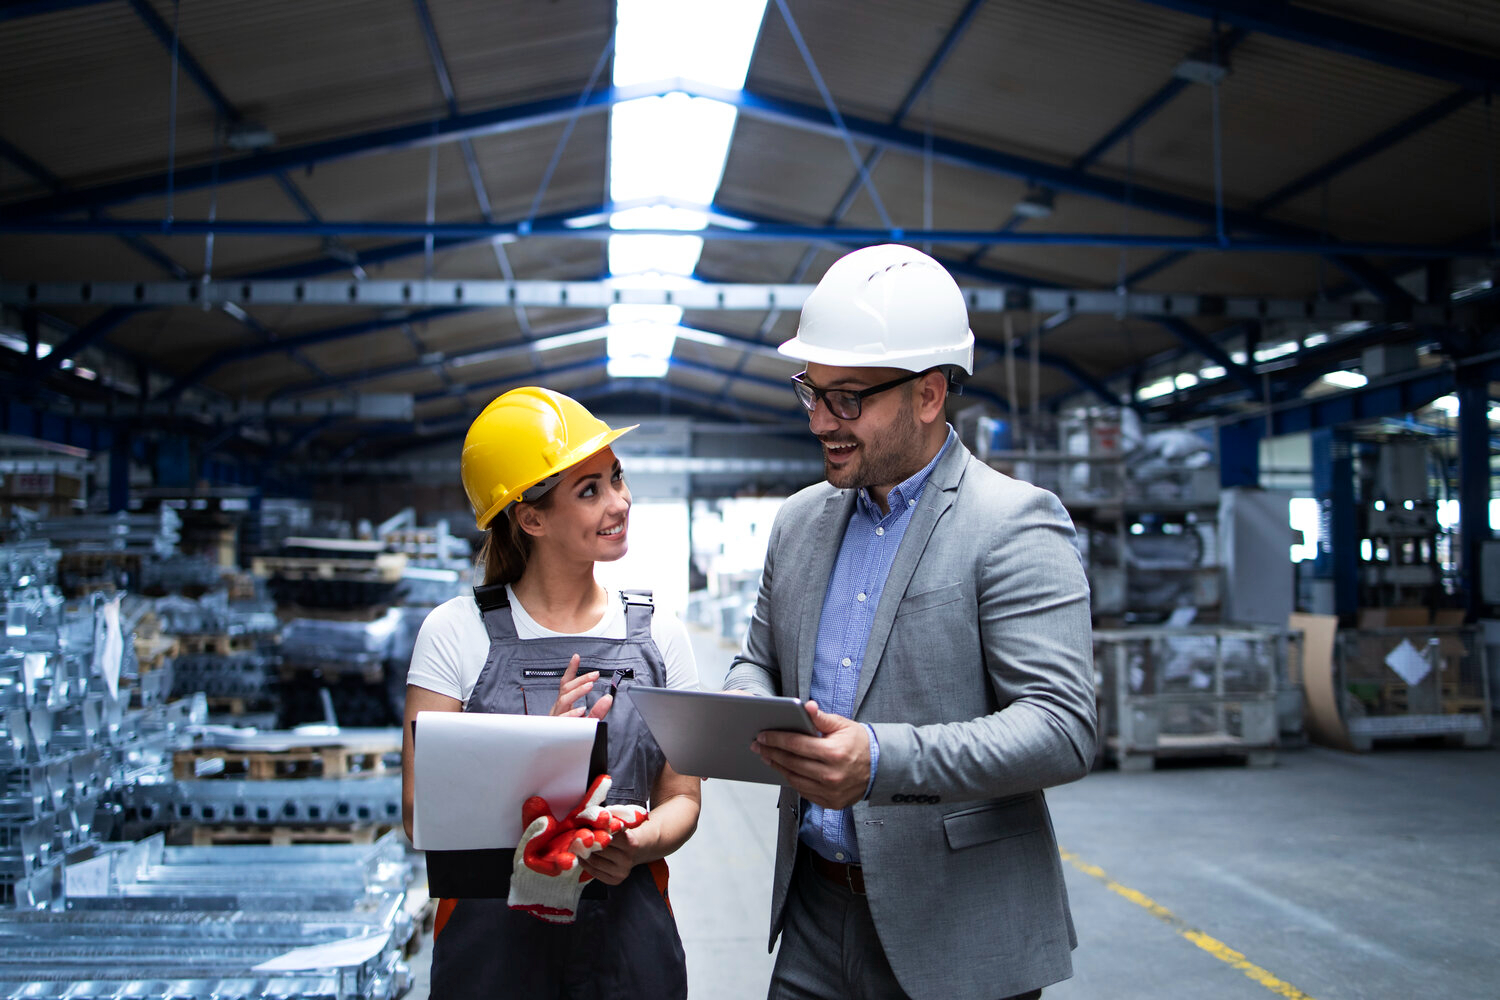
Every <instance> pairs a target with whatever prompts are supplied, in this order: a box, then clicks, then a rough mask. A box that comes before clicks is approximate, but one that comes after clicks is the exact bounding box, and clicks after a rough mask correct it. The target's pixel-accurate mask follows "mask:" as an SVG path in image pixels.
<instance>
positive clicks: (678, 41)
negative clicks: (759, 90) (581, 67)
mask: <svg viewBox="0 0 1500 1000" xmlns="http://www.w3.org/2000/svg"><path fill="white" fill-rule="evenodd" d="M765 10H766V0H709V2H705V0H617V2H616V4H615V62H614V76H613V80H614V84H615V86H616V87H628V86H630V85H631V84H636V83H649V82H651V81H653V80H663V79H668V78H670V77H678V76H680V77H685V78H687V79H690V80H701V81H702V82H704V83H709V84H713V85H714V86H716V87H725V88H728V89H730V90H739V89H740V88H741V87H743V86H744V85H745V75H746V74H747V73H748V72H749V71H750V56H751V54H752V53H753V52H754V51H755V39H756V37H757V36H758V35H759V34H760V22H761V17H762V16H763V15H764V14H765Z"/></svg>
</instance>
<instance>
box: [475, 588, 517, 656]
mask: <svg viewBox="0 0 1500 1000" xmlns="http://www.w3.org/2000/svg"><path fill="white" fill-rule="evenodd" d="M474 602H475V603H476V604H478V605H479V614H480V616H481V617H482V618H483V619H484V630H485V631H486V632H487V633H489V637H490V641H491V642H494V641H495V640H497V639H514V638H516V623H515V619H513V618H512V617H511V614H510V599H509V598H508V597H506V596H505V584H503V583H492V584H489V585H488V586H484V587H475V588H474Z"/></svg>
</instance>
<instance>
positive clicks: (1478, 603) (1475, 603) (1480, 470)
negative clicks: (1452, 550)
mask: <svg viewBox="0 0 1500 1000" xmlns="http://www.w3.org/2000/svg"><path fill="white" fill-rule="evenodd" d="M1489 405H1490V399H1489V382H1488V381H1487V379H1486V376H1485V374H1484V372H1483V371H1481V370H1478V369H1477V368H1476V367H1468V368H1460V369H1459V370H1458V536H1459V557H1458V564H1459V570H1460V572H1461V577H1460V578H1461V579H1462V581H1463V584H1462V586H1463V596H1464V607H1465V609H1466V610H1467V612H1468V619H1469V620H1470V621H1473V620H1475V619H1476V618H1478V617H1479V616H1480V614H1481V612H1482V611H1483V605H1484V600H1483V596H1482V590H1481V586H1480V585H1481V582H1482V581H1481V577H1480V573H1481V564H1482V560H1481V558H1480V554H1481V551H1482V547H1483V545H1484V542H1485V541H1487V540H1488V539H1489V538H1490V421H1489Z"/></svg>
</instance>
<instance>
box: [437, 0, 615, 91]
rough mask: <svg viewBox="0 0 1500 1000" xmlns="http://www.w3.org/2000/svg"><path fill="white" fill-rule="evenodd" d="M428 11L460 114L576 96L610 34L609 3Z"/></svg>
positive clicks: (453, 0) (457, 0)
mask: <svg viewBox="0 0 1500 1000" xmlns="http://www.w3.org/2000/svg"><path fill="white" fill-rule="evenodd" d="M428 6H429V8H430V9H431V11H432V20H433V23H434V25H435V26H436V28H437V35H438V39H439V41H440V42H441V44H442V47H443V55H444V56H445V58H446V59H447V61H448V71H449V73H450V74H451V76H452V77H453V87H454V90H455V91H457V95H458V101H459V107H460V110H463V111H473V110H476V109H477V108H479V107H487V106H491V105H495V104H509V103H513V102H515V101H517V100H524V99H529V98H532V97H540V96H552V95H555V94H561V93H570V92H575V91H581V90H582V89H583V86H584V84H585V83H587V82H588V78H589V73H590V72H591V71H592V70H593V67H594V63H595V62H596V61H597V60H598V58H599V53H600V52H602V51H603V50H604V45H605V43H606V41H608V39H609V36H610V32H611V31H612V30H613V27H614V4H613V3H612V2H610V0H561V2H557V0H554V2H551V3H472V2H469V0H429V5H428ZM598 85H599V86H608V85H609V67H608V66H606V67H605V68H604V71H603V72H602V73H601V74H600V76H599V83H598Z"/></svg>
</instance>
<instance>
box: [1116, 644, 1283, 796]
mask: <svg viewBox="0 0 1500 1000" xmlns="http://www.w3.org/2000/svg"><path fill="white" fill-rule="evenodd" d="M1299 656H1300V645H1299V644H1297V643H1296V642H1295V641H1294V636H1293V633H1290V632H1287V631H1285V630H1281V629H1270V628H1258V627H1250V626H1203V627H1192V628H1177V627H1151V626H1146V627H1136V628H1126V629H1096V630H1095V631H1094V664H1095V669H1096V670H1097V671H1098V672H1099V674H1100V676H1101V684H1100V698H1101V700H1102V702H1103V706H1104V711H1103V713H1102V714H1103V716H1104V717H1105V718H1106V719H1107V720H1108V721H1107V723H1106V726H1105V734H1106V746H1107V748H1108V750H1109V753H1110V755H1111V756H1113V757H1114V758H1115V759H1116V760H1117V761H1118V762H1119V765H1120V767H1121V769H1122V770H1146V769H1149V768H1151V767H1152V766H1154V762H1155V759H1156V758H1157V757H1164V756H1180V757H1187V756H1214V755H1232V756H1241V757H1245V758H1247V759H1248V762H1249V763H1250V764H1252V765H1267V764H1271V763H1273V762H1274V760H1275V747H1276V743H1277V735H1278V726H1277V716H1276V692H1277V688H1278V684H1279V683H1281V681H1282V679H1283V678H1285V677H1287V676H1288V675H1289V673H1291V674H1295V672H1296V671H1297V670H1298V669H1299V666H1298V665H1297V664H1296V663H1295V662H1294V661H1296V660H1298V658H1299Z"/></svg>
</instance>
